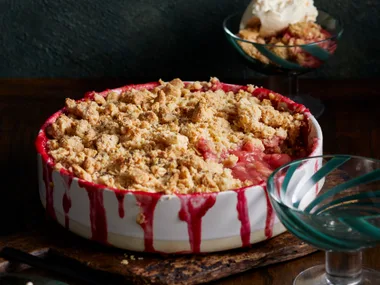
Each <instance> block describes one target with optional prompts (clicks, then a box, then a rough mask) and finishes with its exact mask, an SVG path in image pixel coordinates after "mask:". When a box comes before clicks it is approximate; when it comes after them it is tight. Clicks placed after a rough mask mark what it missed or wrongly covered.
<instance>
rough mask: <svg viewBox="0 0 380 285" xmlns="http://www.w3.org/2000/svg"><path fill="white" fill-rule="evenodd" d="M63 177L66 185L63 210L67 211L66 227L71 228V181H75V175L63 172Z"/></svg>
mask: <svg viewBox="0 0 380 285" xmlns="http://www.w3.org/2000/svg"><path fill="white" fill-rule="evenodd" d="M61 177H62V179H63V182H64V185H65V194H63V199H62V207H63V211H64V212H65V227H66V229H68V228H69V216H68V214H69V211H70V208H71V197H70V194H69V192H70V187H71V183H72V182H73V177H72V176H69V175H64V174H61Z"/></svg>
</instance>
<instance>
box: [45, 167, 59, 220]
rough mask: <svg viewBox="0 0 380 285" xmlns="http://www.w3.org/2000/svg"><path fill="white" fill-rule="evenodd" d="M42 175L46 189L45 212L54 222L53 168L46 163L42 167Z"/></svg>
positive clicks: (55, 217)
mask: <svg viewBox="0 0 380 285" xmlns="http://www.w3.org/2000/svg"><path fill="white" fill-rule="evenodd" d="M42 172H43V173H42V175H43V180H44V182H45V189H46V212H47V213H48V215H49V216H50V217H52V218H53V219H54V220H56V219H57V216H56V214H55V210H54V185H53V168H52V167H51V166H50V165H49V163H46V164H44V165H43V166H42Z"/></svg>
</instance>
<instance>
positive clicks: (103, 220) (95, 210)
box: [78, 180, 108, 244]
mask: <svg viewBox="0 0 380 285" xmlns="http://www.w3.org/2000/svg"><path fill="white" fill-rule="evenodd" d="M78 184H79V186H80V187H82V188H84V189H86V191H87V194H88V199H89V201H90V223H91V233H92V237H91V239H92V240H94V241H97V242H100V243H103V244H108V229H107V217H106V210H105V208H104V201H103V200H104V199H103V189H101V188H99V186H97V185H96V184H94V185H92V184H91V183H88V182H83V181H80V180H79V181H78Z"/></svg>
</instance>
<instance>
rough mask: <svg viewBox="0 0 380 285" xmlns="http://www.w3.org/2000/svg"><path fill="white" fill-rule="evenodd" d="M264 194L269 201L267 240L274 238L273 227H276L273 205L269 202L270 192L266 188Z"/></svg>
mask: <svg viewBox="0 0 380 285" xmlns="http://www.w3.org/2000/svg"><path fill="white" fill-rule="evenodd" d="M264 193H265V198H266V200H267V217H266V220H265V237H266V238H271V237H272V236H273V225H274V218H275V215H274V211H273V207H272V204H271V203H270V200H269V194H268V190H267V189H266V187H264Z"/></svg>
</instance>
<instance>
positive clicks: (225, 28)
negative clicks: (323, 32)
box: [223, 10, 344, 48]
mask: <svg viewBox="0 0 380 285" xmlns="http://www.w3.org/2000/svg"><path fill="white" fill-rule="evenodd" d="M318 12H323V13H325V14H326V15H327V16H330V17H332V18H333V19H334V20H335V21H337V23H338V26H339V27H340V28H339V31H338V32H337V33H336V34H334V35H332V36H331V37H328V38H326V39H324V40H321V41H316V42H312V43H308V44H302V45H277V44H260V43H257V42H253V41H248V40H244V39H242V38H240V37H238V36H236V35H235V34H234V33H232V32H231V31H230V29H229V28H227V22H228V21H229V20H230V19H231V18H232V17H235V16H237V15H240V14H242V13H240V12H236V13H233V14H230V15H229V16H227V17H226V18H225V19H224V20H223V30H224V32H225V33H226V34H227V35H228V36H229V37H231V38H233V39H235V40H237V41H241V42H245V43H249V44H253V45H258V46H262V47H279V48H287V47H310V46H315V45H318V44H320V43H324V42H328V41H330V40H334V39H339V38H340V37H341V35H342V34H343V31H344V27H343V25H342V22H341V21H340V19H339V18H337V17H333V16H331V15H330V14H329V13H327V12H325V11H324V10H318Z"/></svg>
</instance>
